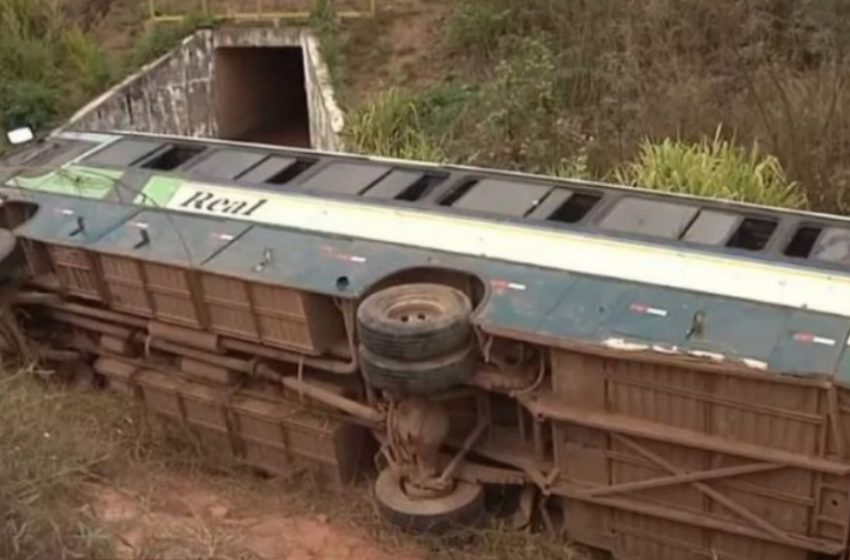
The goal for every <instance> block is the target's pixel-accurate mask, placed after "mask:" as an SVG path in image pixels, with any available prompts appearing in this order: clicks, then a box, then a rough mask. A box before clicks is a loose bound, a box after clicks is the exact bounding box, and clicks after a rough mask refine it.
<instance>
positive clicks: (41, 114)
mask: <svg viewBox="0 0 850 560" xmlns="http://www.w3.org/2000/svg"><path fill="white" fill-rule="evenodd" d="M61 8H62V6H61V3H60V2H55V1H53V0H0V134H2V137H0V149H2V148H3V142H4V140H5V134H4V132H5V131H6V130H9V129H12V128H15V127H18V126H31V127H32V128H34V129H35V130H36V131H44V130H47V129H49V128H51V127H53V126H55V125H57V124H59V123H60V122H61V121H62V119H63V118H65V117H66V116H67V115H69V114H70V113H72V112H73V111H74V110H75V109H76V108H77V107H80V106H82V105H83V104H85V103H86V102H87V101H88V100H90V99H91V98H92V97H94V96H95V95H97V94H99V93H101V92H102V91H104V90H105V89H106V88H107V87H108V86H109V85H110V84H112V83H114V82H115V81H117V80H119V79H120V78H121V77H123V76H125V75H127V74H128V73H131V72H133V71H134V70H136V69H137V68H138V67H140V66H142V65H143V64H145V63H147V62H150V61H151V60H154V59H155V58H157V57H159V56H161V55H162V54H165V53H166V52H168V51H169V50H171V49H172V48H174V47H175V46H176V45H177V44H178V43H179V41H180V40H181V39H182V38H183V37H185V36H186V35H188V34H190V33H192V32H193V31H195V30H196V29H198V28H199V27H204V26H210V25H213V24H214V23H215V22H212V21H209V20H208V19H205V18H202V17H197V16H190V17H188V18H186V19H185V20H184V21H183V22H182V23H179V24H169V25H158V26H153V27H150V28H148V29H147V30H145V31H144V32H143V33H141V34H140V35H139V36H138V37H136V38H135V40H134V44H133V46H132V48H130V49H129V50H128V52H126V53H122V54H121V55H120V56H118V55H114V54H113V53H110V52H105V51H104V50H103V49H102V48H101V46H100V44H99V42H98V40H97V38H96V36H95V35H94V34H92V32H91V31H89V30H88V29H87V28H86V27H85V26H84V23H85V22H81V21H79V20H78V19H73V18H71V17H69V15H68V14H67V13H66V12H65V11H64V10H63V9H61Z"/></svg>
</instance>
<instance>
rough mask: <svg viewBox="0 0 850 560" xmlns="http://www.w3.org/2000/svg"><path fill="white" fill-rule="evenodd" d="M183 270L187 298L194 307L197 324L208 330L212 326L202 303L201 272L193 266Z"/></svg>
mask: <svg viewBox="0 0 850 560" xmlns="http://www.w3.org/2000/svg"><path fill="white" fill-rule="evenodd" d="M184 272H185V274H186V284H187V285H188V287H189V298H190V299H191V300H192V305H193V306H194V307H195V316H196V317H197V319H198V324H199V325H201V327H202V328H203V329H204V330H210V328H211V327H212V318H211V317H210V313H209V310H208V309H207V306H206V305H204V297H203V295H204V289H203V287H202V285H201V274H202V273H201V272H200V271H198V270H196V269H193V268H189V269H184Z"/></svg>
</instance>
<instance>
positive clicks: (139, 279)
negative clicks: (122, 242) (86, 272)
mask: <svg viewBox="0 0 850 560" xmlns="http://www.w3.org/2000/svg"><path fill="white" fill-rule="evenodd" d="M99 260H100V267H101V270H102V271H103V280H104V282H105V283H106V286H107V289H108V291H109V302H110V305H111V306H112V308H113V309H116V310H118V311H126V312H128V313H133V314H136V315H144V316H146V317H150V316H151V315H153V308H152V307H151V302H150V298H149V295H148V291H147V289H146V287H145V280H144V277H143V276H142V265H141V263H140V262H139V261H136V260H133V259H128V258H124V257H113V256H111V255H103V254H101V255H99Z"/></svg>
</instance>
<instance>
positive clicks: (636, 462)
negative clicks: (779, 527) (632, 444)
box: [603, 449, 843, 508]
mask: <svg viewBox="0 0 850 560" xmlns="http://www.w3.org/2000/svg"><path fill="white" fill-rule="evenodd" d="M603 454H604V455H605V457H606V458H607V459H609V460H612V461H618V462H620V463H625V464H628V465H631V466H636V467H642V468H654V465H653V464H652V463H650V462H649V461H646V460H644V459H642V458H640V457H636V456H635V455H630V454H627V453H622V452H618V451H613V450H610V449H609V450H607V451H605V452H604V453H603ZM765 464H766V463H765ZM776 468H777V469H780V468H783V467H782V466H781V465H776ZM710 470H711V467H710V465H709V466H708V467H705V469H704V470H703V471H699V472H708V471H710ZM720 484H722V485H723V486H725V487H728V488H731V489H733V490H740V491H742V492H747V493H750V494H757V495H759V496H764V497H767V498H774V499H777V500H781V501H784V502H791V503H794V504H797V505H800V506H803V507H807V508H811V507H813V506H814V503H815V501H814V499H812V498H809V497H803V496H799V495H796V494H787V493H784V492H777V491H776V490H771V489H768V488H765V487H763V486H756V485H754V484H750V483H745V482H742V481H737V480H733V479H728V480H722V481H720ZM842 490H843V489H842Z"/></svg>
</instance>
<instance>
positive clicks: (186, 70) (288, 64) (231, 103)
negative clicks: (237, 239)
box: [62, 28, 344, 150]
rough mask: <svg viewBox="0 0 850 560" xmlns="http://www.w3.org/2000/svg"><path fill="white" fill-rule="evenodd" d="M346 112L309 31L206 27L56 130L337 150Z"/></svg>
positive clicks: (298, 29) (340, 147) (340, 145)
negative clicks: (204, 138)
mask: <svg viewBox="0 0 850 560" xmlns="http://www.w3.org/2000/svg"><path fill="white" fill-rule="evenodd" d="M343 124H344V121H343V116H342V112H341V111H340V109H339V107H338V106H337V104H336V100H335V97H334V92H333V88H332V86H331V83H330V77H329V74H328V70H327V68H326V66H325V64H324V62H323V61H322V59H321V55H320V52H319V48H318V43H317V41H316V39H315V37H314V36H313V34H312V33H311V32H310V31H309V30H308V29H302V28H297V29H287V28H284V29H281V28H259V29H246V28H234V29H222V30H216V31H210V30H204V31H199V32H197V33H195V34H194V35H192V36H190V37H187V38H186V39H184V41H183V42H182V44H181V45H180V46H179V47H178V48H176V49H175V50H173V51H172V52H170V53H168V54H167V55H165V56H163V57H162V58H160V59H159V60H157V61H155V62H153V63H151V64H149V65H147V66H145V67H144V68H142V69H140V70H139V71H138V72H137V73H135V74H133V75H132V76H130V77H129V78H127V79H126V80H124V81H123V82H122V83H121V84H119V85H117V86H116V87H114V88H112V89H111V90H109V91H108V92H106V93H105V94H103V95H102V96H101V97H99V98H98V99H96V100H94V101H93V102H92V103H90V104H89V105H88V106H86V107H84V108H83V109H81V110H80V111H79V112H78V113H77V114H76V115H74V116H73V117H72V118H71V119H70V120H69V121H68V123H66V124H65V125H64V126H63V127H62V129H69V128H73V129H81V130H95V131H105V130H127V131H133V132H150V133H158V134H174V135H180V136H196V137H212V138H216V137H217V138H226V139H234V140H244V141H251V142H263V143H272V144H283V145H289V146H302V147H313V148H317V149H320V150H340V149H342V142H341V132H342V128H343Z"/></svg>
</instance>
